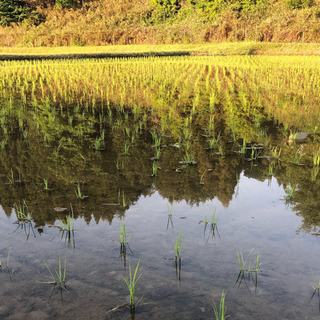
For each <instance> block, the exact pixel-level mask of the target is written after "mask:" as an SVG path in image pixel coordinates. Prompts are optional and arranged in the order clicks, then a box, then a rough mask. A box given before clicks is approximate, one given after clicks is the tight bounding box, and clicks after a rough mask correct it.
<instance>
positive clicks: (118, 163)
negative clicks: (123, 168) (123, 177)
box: [114, 160, 120, 171]
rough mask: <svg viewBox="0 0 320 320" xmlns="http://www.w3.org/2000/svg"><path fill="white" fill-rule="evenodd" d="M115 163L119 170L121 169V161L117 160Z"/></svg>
mask: <svg viewBox="0 0 320 320" xmlns="http://www.w3.org/2000/svg"><path fill="white" fill-rule="evenodd" d="M114 163H115V165H116V168H117V170H118V171H119V170H120V162H119V160H117V161H115V162H114Z"/></svg>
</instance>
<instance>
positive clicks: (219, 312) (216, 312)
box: [212, 291, 227, 320]
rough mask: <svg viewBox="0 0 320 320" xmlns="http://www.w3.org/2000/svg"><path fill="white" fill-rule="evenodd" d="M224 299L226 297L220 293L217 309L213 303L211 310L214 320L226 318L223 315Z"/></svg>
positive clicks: (224, 308)
mask: <svg viewBox="0 0 320 320" xmlns="http://www.w3.org/2000/svg"><path fill="white" fill-rule="evenodd" d="M225 298H226V295H225V294H224V292H223V291H222V295H221V299H220V305H219V309H218V308H217V306H216V305H215V303H214V302H213V305H212V308H213V312H214V315H215V317H216V320H225V319H226V318H227V316H226V315H225V314H226V311H227V310H226V307H225Z"/></svg>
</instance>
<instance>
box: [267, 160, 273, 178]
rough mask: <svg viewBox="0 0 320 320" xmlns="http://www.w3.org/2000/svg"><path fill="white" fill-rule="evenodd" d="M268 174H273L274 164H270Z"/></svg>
mask: <svg viewBox="0 0 320 320" xmlns="http://www.w3.org/2000/svg"><path fill="white" fill-rule="evenodd" d="M268 174H269V176H272V175H273V165H272V164H271V163H270V164H269V169H268Z"/></svg>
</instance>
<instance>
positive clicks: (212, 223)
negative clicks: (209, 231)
mask: <svg viewBox="0 0 320 320" xmlns="http://www.w3.org/2000/svg"><path fill="white" fill-rule="evenodd" d="M216 224H217V218H216V209H214V210H213V213H212V215H211V227H213V226H215V225H216Z"/></svg>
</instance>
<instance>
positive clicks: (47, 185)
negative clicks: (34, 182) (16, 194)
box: [42, 178, 49, 191]
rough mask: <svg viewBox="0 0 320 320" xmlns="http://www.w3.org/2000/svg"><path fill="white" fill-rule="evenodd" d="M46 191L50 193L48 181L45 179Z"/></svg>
mask: <svg viewBox="0 0 320 320" xmlns="http://www.w3.org/2000/svg"><path fill="white" fill-rule="evenodd" d="M42 180H43V184H44V190H46V191H49V182H48V179H45V178H43V179H42Z"/></svg>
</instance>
